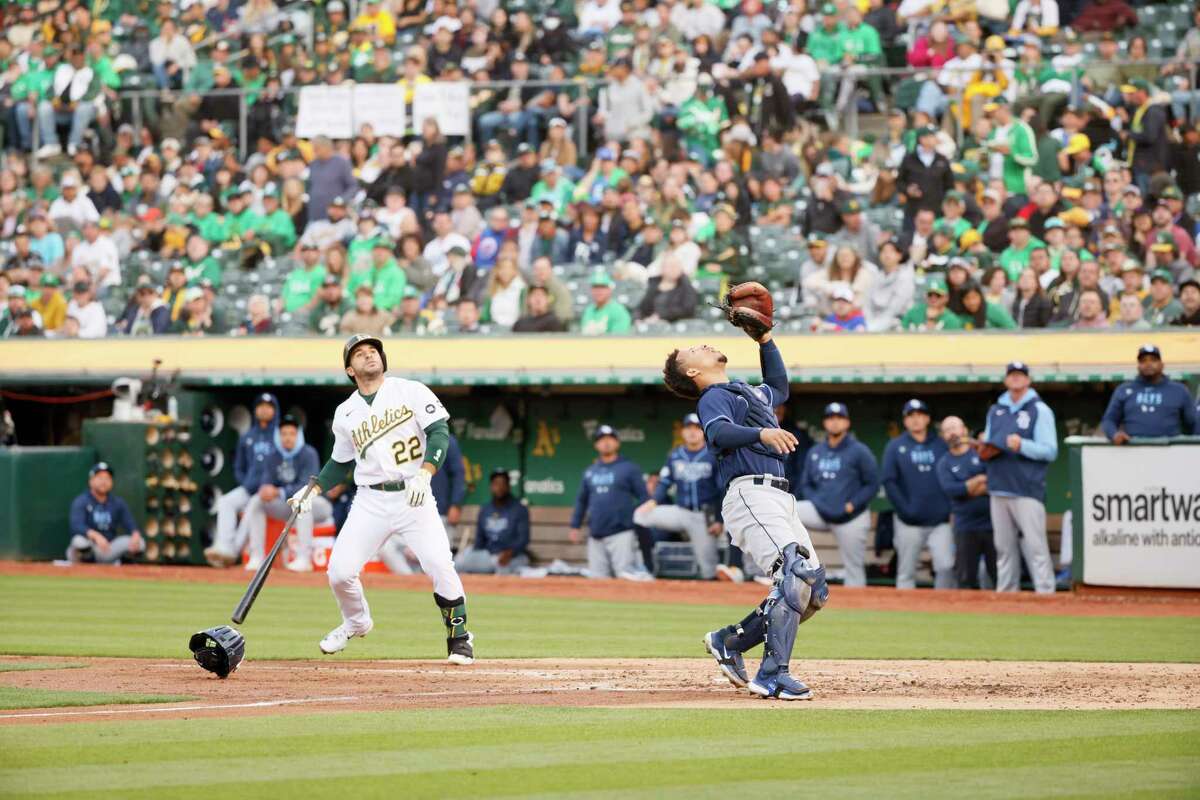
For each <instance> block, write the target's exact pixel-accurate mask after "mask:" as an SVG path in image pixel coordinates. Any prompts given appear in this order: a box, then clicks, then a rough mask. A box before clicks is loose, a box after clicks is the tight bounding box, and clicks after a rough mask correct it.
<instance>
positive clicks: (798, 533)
mask: <svg viewBox="0 0 1200 800" xmlns="http://www.w3.org/2000/svg"><path fill="white" fill-rule="evenodd" d="M721 308H722V309H723V310H724V311H725V314H726V316H727V317H728V319H729V321H730V323H732V324H733V325H735V326H736V327H739V328H741V329H742V330H744V331H745V332H746V333H747V334H748V335H749V336H750V337H751V338H752V339H754V340H755V341H757V342H758V343H759V360H760V364H761V365H762V376H763V383H762V385H760V386H750V385H749V384H746V383H743V382H742V381H730V380H729V376H728V375H727V374H726V372H725V367H726V362H727V361H728V359H726V357H725V355H724V354H723V353H721V352H720V351H718V350H717V349H716V348H713V347H710V346H709V345H696V346H694V347H689V348H687V349H686V350H675V351H673V352H672V353H671V355H669V356H667V362H666V366H665V367H664V368H663V380H664V382H665V383H666V385H667V388H668V389H670V390H671V391H672V392H673V393H675V394H677V395H679V396H680V397H684V398H687V399H689V400H697V401H698V403H697V411H698V412H699V415H700V424H701V426H702V428H703V430H704V438H705V441H706V442H707V443H708V447H709V449H710V450H711V451H712V452H713V455H714V456H715V457H716V460H717V480H718V483H719V484H720V485H721V486H723V487H724V488H725V499H724V501H723V503H722V506H721V512H722V515H723V516H724V519H725V527H726V529H728V531H729V536H730V538H731V539H732V541H733V543H734V544H735V545H737V546H738V547H739V548H741V550H742V552H743V553H744V554H745V555H746V557H747V558H752V559H754V561H755V563H757V564H758V566H759V568H761V569H762V571H763V573H764V574H766V575H772V576H773V577H774V580H775V583H774V585H773V586H772V587H771V592H770V594H768V595H767V598H766V600H764V601H763V602H762V603H760V604H759V605H758V607H757V608H755V609H754V610H753V611H752V612H750V614H749V615H748V616H747V617H746V618H745V619H743V620H742V621H741V622H738V623H735V624H733V625H728V626H726V627H724V628H721V629H719V630H715V631H712V632H711V633H709V634H707V635H706V636H705V637H704V647H705V649H706V650H708V652H709V654H711V655H712V656H713V658H715V659H716V660H717V666H718V667H719V668H720V670H721V672H722V673H723V674H724V675H725V677H726V678H728V679H729V681H730V683H732V684H733V685H734V686H737V687H739V688H741V687H747V688H749V690H750V692H752V693H753V694H756V695H758V696H760V697H769V698H778V699H780V700H809V699H811V698H812V691H811V690H810V689H809V688H808V687H807V686H805V685H804V683H802V682H801V681H799V680H797V679H795V678H793V677H792V676H791V675H790V674H789V673H788V662H789V661H790V660H791V655H792V646H793V644H794V643H795V641H796V629H797V627H798V626H799V625H800V623H801V622H804V621H805V620H807V619H808V618H809V617H811V616H812V615H813V614H815V613H816V612H817V611H818V610H819V609H820V608H821V607H822V606H824V605H825V602H826V600H827V599H828V598H829V587H828V586H827V585H826V583H825V568H824V567H822V566H821V563H820V561H819V559H818V558H817V556H816V550H815V549H814V548H813V545H812V540H811V539H810V538H809V536H808V531H807V530H805V528H804V525H803V523H801V522H800V518H799V517H798V516H797V515H796V499H795V497H793V496H792V495H791V493H790V492H789V491H788V482H787V480H785V479H784V478H783V474H784V471H783V470H784V459H785V458H786V456H787V454H788V453H791V452H792V451H793V450H795V449H796V437H795V436H793V435H792V434H791V433H789V432H788V431H785V430H782V429H781V428H780V427H779V424H778V422H776V420H775V413H774V408H775V406H778V405H780V404H782V403H783V402H785V401H786V400H787V397H788V378H787V369H786V368H785V367H784V365H783V357H782V356H781V355H780V354H779V348H778V347H776V346H775V343H774V342H772V341H771V328H772V326H773V322H772V320H771V315H772V313H773V312H774V307H773V304H772V302H771V295H770V293H769V292H768V291H767V290H766V288H764V287H763V286H762V285H761V284H758V283H743V284H739V285H738V286H735V287H733V288H732V289H730V291H729V293H728V294H726V295H725V299H724V302H723V304H722V305H721ZM759 644H763V645H764V650H763V659H762V664H761V666H760V667H759V670H758V674H757V675H755V677H754V678H753V680H751V679H750V677H749V676H748V674H747V673H746V665H745V663H744V661H743V659H742V654H743V653H745V652H746V651H747V650H749V649H751V648H752V647H755V646H757V645H759Z"/></svg>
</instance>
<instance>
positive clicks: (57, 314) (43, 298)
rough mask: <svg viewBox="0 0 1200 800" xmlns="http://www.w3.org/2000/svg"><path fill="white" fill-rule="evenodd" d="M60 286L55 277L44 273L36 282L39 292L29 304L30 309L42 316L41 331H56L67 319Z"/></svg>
mask: <svg viewBox="0 0 1200 800" xmlns="http://www.w3.org/2000/svg"><path fill="white" fill-rule="evenodd" d="M61 285H62V282H61V281H60V280H59V279H58V276H57V275H55V274H53V273H50V272H47V273H45V274H44V275H42V279H41V280H40V281H39V282H38V286H39V288H40V289H41V291H40V292H38V296H37V297H35V298H33V300H32V301H31V302H30V303H29V307H30V308H32V309H33V310H34V311H36V312H38V313H39V314H41V315H42V330H43V331H46V332H50V331H56V330H58V329H59V328H61V327H62V325H63V323H64V322H65V321H66V319H67V298H65V297H63V293H62V292H61V291H59V288H58V287H59V286H61Z"/></svg>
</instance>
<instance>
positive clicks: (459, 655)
mask: <svg viewBox="0 0 1200 800" xmlns="http://www.w3.org/2000/svg"><path fill="white" fill-rule="evenodd" d="M474 642H475V634H473V633H468V634H467V635H466V636H455V637H453V638H450V639H447V640H446V652H447V655H446V660H447V661H449V662H450V663H451V664H458V665H459V666H460V667H467V666H470V665H471V664H474V663H475V645H474Z"/></svg>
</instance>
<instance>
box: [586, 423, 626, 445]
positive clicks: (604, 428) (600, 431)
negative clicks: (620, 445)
mask: <svg viewBox="0 0 1200 800" xmlns="http://www.w3.org/2000/svg"><path fill="white" fill-rule="evenodd" d="M605 436H611V437H613V438H614V439H616V440H618V441H620V439H621V437H620V436H617V429H616V428H614V427H613V426H612V425H601V426H600V427H598V428H596V432H595V433H593V434H592V441H593V442H594V441H596V440H597V439H602V438H604V437H605Z"/></svg>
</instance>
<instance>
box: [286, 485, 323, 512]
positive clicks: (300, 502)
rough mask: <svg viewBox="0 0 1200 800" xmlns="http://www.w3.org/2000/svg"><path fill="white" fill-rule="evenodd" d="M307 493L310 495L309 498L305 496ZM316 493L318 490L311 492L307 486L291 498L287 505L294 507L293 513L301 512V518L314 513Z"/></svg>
mask: <svg viewBox="0 0 1200 800" xmlns="http://www.w3.org/2000/svg"><path fill="white" fill-rule="evenodd" d="M306 492H307V493H308V496H307V497H305V496H304V495H305V493H306ZM316 493H317V491H316V489H314V490H313V491H311V492H309V491H308V487H307V486H305V487H303V488H302V489H300V491H298V492H296V493H295V494H294V495H292V496H291V497H289V498H288V501H287V503H288V505H289V506H291V507H292V510H293V511H299V512H300V514H301V516H303V515H304V514H307V513H308V512H310V511H312V501H313V495H314V494H316Z"/></svg>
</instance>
